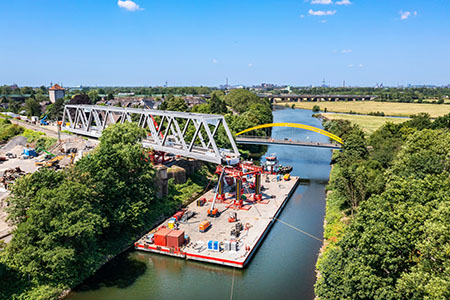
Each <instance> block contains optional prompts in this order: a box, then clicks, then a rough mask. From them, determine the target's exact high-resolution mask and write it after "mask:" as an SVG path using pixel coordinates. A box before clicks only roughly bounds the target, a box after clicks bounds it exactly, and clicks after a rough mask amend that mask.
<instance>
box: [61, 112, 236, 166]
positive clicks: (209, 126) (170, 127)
mask: <svg viewBox="0 0 450 300" xmlns="http://www.w3.org/2000/svg"><path fill="white" fill-rule="evenodd" d="M124 122H135V123H136V124H138V125H139V126H140V127H142V128H144V129H145V130H146V131H147V137H146V138H145V139H144V140H143V141H142V144H143V146H144V147H146V148H151V149H153V150H155V151H163V152H166V153H173V154H175V155H181V156H184V157H189V158H194V159H198V160H202V161H207V162H213V163H217V164H222V163H225V162H226V160H228V159H233V158H239V151H238V149H237V147H236V143H235V140H234V137H233V135H232V134H231V132H230V129H229V128H228V125H227V122H226V121H225V118H224V117H223V116H221V115H209V114H198V113H185V112H176V111H162V110H152V109H140V108H124V107H111V106H99V105H66V106H65V107H64V113H63V119H62V126H61V129H62V130H67V131H70V132H72V133H76V134H79V135H83V136H89V137H94V138H98V137H100V136H101V134H102V131H103V130H104V129H105V128H106V127H108V126H109V125H111V124H116V123H124ZM220 131H221V132H220ZM219 132H220V137H221V139H220V140H221V145H222V146H224V147H227V148H228V149H227V148H220V147H219V146H218V143H217V137H218V134H219Z"/></svg>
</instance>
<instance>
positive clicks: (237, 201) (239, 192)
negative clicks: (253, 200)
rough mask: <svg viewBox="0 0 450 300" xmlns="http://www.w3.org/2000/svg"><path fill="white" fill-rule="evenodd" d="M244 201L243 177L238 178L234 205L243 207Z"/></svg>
mask: <svg viewBox="0 0 450 300" xmlns="http://www.w3.org/2000/svg"><path fill="white" fill-rule="evenodd" d="M243 202H244V201H243V200H242V179H240V178H239V179H238V178H236V199H235V201H234V205H235V206H236V207H238V208H239V207H242V205H243V204H244V203H243Z"/></svg>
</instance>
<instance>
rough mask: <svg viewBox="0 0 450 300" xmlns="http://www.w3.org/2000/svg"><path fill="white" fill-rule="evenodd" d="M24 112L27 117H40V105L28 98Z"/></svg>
mask: <svg viewBox="0 0 450 300" xmlns="http://www.w3.org/2000/svg"><path fill="white" fill-rule="evenodd" d="M24 108H25V111H26V114H27V116H29V117H31V116H40V115H41V105H40V103H39V101H38V100H36V99H33V98H28V99H27V100H26V101H25V107H24Z"/></svg>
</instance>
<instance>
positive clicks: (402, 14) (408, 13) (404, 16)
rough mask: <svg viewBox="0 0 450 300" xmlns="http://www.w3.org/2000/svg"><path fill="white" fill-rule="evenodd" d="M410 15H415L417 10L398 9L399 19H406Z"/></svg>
mask: <svg viewBox="0 0 450 300" xmlns="http://www.w3.org/2000/svg"><path fill="white" fill-rule="evenodd" d="M411 16H414V17H415V16H417V11H414V12H410V11H402V10H401V11H400V19H401V20H406V19H408V18H409V17H411Z"/></svg>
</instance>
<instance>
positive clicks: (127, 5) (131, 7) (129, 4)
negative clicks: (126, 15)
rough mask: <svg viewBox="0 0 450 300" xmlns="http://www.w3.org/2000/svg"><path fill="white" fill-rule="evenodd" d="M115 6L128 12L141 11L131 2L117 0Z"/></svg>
mask: <svg viewBox="0 0 450 300" xmlns="http://www.w3.org/2000/svg"><path fill="white" fill-rule="evenodd" d="M117 5H119V7H121V8H124V9H126V10H128V11H137V10H143V8H141V7H140V6H139V5H138V4H136V3H135V2H133V1H131V0H119V1H117Z"/></svg>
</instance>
